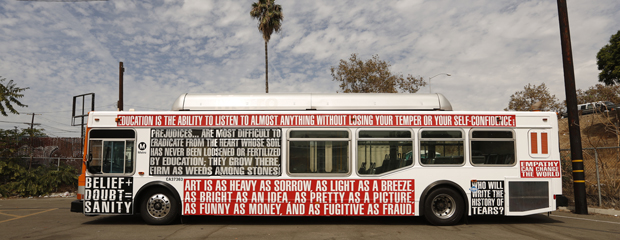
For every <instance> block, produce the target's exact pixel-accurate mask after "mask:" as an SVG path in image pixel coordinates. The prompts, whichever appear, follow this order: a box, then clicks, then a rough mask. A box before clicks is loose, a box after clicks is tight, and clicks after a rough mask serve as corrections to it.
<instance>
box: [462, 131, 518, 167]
mask: <svg viewBox="0 0 620 240" xmlns="http://www.w3.org/2000/svg"><path fill="white" fill-rule="evenodd" d="M475 131H486V132H492V131H493V132H512V144H513V146H514V148H513V150H514V161H513V163H512V164H474V158H473V156H472V154H473V151H472V149H471V148H472V142H473V141H474V140H475V141H484V142H491V141H502V142H507V141H504V139H508V138H473V134H474V132H475ZM468 135H469V136H468V137H469V139H468V143H469V163H470V164H471V165H472V166H474V167H514V166H515V165H517V159H519V158H518V156H517V154H518V153H519V151H518V150H517V133H516V132H515V131H514V129H510V128H471V129H470V130H469V134H468Z"/></svg>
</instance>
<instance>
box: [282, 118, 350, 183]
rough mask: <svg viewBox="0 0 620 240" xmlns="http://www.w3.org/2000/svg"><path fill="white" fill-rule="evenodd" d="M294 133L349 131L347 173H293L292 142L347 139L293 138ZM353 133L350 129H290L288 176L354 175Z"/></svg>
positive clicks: (287, 156) (287, 142) (287, 159)
mask: <svg viewBox="0 0 620 240" xmlns="http://www.w3.org/2000/svg"><path fill="white" fill-rule="evenodd" d="M292 131H347V133H348V137H347V138H346V141H347V142H348V147H347V160H346V163H347V167H348V169H347V172H346V173H291V171H290V165H291V157H290V156H291V155H290V154H291V145H290V142H308V141H343V140H344V139H345V138H291V137H290V135H291V132H292ZM352 136H353V135H352V132H351V129H349V128H290V129H288V130H287V131H286V134H285V137H286V166H285V167H286V174H287V175H288V176H289V177H318V176H321V177H349V176H351V175H352V174H353V170H352V167H353V166H352V164H351V159H352V157H351V153H352V152H351V148H352V141H353V140H352V139H353V137H352Z"/></svg>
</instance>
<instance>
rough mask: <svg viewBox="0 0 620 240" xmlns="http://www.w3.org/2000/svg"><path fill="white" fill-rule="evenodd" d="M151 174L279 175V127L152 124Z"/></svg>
mask: <svg viewBox="0 0 620 240" xmlns="http://www.w3.org/2000/svg"><path fill="white" fill-rule="evenodd" d="M150 135H151V136H150V137H151V141H150V149H149V154H150V155H149V175H151V176H170V175H173V176H174V175H177V176H235V175H258V176H280V175H281V173H282V171H281V168H280V159H281V158H280V156H281V143H282V129H280V128H251V129H248V128H200V129H190V128H180V129H179V128H175V129H166V128H152V129H151V131H150Z"/></svg>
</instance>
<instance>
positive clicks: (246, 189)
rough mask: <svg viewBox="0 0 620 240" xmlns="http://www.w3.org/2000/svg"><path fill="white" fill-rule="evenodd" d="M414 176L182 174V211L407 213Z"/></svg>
mask: <svg viewBox="0 0 620 240" xmlns="http://www.w3.org/2000/svg"><path fill="white" fill-rule="evenodd" d="M414 186H415V185H414V180H412V179H405V180H402V179H398V180H397V179H390V180H386V179H381V180H333V179H330V180H310V179H307V180H306V179H303V180H300V179H286V180H278V179H225V180H224V179H216V180H212V179H185V182H184V198H183V214H184V215H257V216H258V215H259V216H269V215H274V216H332V215H334V216H409V215H413V214H414V211H415V210H414V209H415V208H414V206H415V205H414V199H415V198H414V195H415V194H414V193H415V192H414Z"/></svg>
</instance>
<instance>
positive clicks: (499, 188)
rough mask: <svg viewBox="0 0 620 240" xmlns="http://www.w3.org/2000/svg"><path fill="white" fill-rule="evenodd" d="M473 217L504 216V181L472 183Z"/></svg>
mask: <svg viewBox="0 0 620 240" xmlns="http://www.w3.org/2000/svg"><path fill="white" fill-rule="evenodd" d="M470 191H471V204H470V206H471V215H504V210H505V208H504V181H481V180H472V181H471V188H470Z"/></svg>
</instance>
